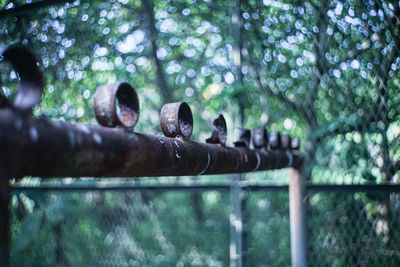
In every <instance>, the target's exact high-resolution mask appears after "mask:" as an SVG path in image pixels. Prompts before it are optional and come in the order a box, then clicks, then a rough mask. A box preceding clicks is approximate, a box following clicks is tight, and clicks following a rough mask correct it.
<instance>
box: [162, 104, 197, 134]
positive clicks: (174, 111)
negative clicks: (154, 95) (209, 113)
mask: <svg viewBox="0 0 400 267" xmlns="http://www.w3.org/2000/svg"><path fill="white" fill-rule="evenodd" d="M160 123H161V129H162V131H163V133H164V135H165V136H168V137H177V136H180V137H184V138H189V137H190V136H191V135H192V131H193V116H192V111H191V109H190V107H189V105H188V104H187V103H186V102H177V103H169V104H165V105H164V106H163V107H162V109H161V116H160Z"/></svg>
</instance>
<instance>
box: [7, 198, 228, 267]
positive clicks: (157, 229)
mask: <svg viewBox="0 0 400 267" xmlns="http://www.w3.org/2000/svg"><path fill="white" fill-rule="evenodd" d="M226 207H229V194H226V192H218V191H212V190H211V191H207V192H200V193H190V192H158V193H154V192H150V191H142V190H140V191H139V190H134V191H132V190H124V191H85V192H74V191H69V190H67V191H47V192H43V191H29V190H28V191H22V192H18V193H17V192H15V193H14V194H13V196H12V208H11V211H12V217H11V218H12V219H11V255H10V261H11V262H10V264H11V266H175V265H177V266H187V265H190V266H227V265H229V242H230V241H229V220H228V216H229V209H227V208H226Z"/></svg>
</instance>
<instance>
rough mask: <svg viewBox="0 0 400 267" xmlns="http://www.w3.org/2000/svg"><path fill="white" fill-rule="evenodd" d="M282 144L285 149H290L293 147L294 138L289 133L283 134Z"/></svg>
mask: <svg viewBox="0 0 400 267" xmlns="http://www.w3.org/2000/svg"><path fill="white" fill-rule="evenodd" d="M281 144H282V148H283V149H288V150H290V149H291V148H292V139H291V138H290V136H289V135H282V136H281Z"/></svg>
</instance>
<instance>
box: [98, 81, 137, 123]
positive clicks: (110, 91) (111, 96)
mask: <svg viewBox="0 0 400 267" xmlns="http://www.w3.org/2000/svg"><path fill="white" fill-rule="evenodd" d="M94 113H95V115H96V119H97V121H98V122H99V124H100V125H102V126H106V127H115V126H123V127H128V128H132V127H134V126H135V124H136V123H137V121H138V120H139V97H138V95H137V94H136V91H135V89H133V87H132V86H130V85H129V84H128V83H112V84H105V85H102V86H100V87H99V88H97V90H96V92H95V94H94Z"/></svg>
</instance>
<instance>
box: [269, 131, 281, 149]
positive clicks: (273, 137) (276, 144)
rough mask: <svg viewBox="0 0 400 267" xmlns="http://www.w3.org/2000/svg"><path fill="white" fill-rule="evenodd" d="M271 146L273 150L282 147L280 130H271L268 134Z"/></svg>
mask: <svg viewBox="0 0 400 267" xmlns="http://www.w3.org/2000/svg"><path fill="white" fill-rule="evenodd" d="M268 139H269V148H270V149H272V150H277V149H281V148H282V144H281V134H280V133H278V132H270V133H269V135H268Z"/></svg>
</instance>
